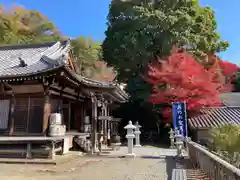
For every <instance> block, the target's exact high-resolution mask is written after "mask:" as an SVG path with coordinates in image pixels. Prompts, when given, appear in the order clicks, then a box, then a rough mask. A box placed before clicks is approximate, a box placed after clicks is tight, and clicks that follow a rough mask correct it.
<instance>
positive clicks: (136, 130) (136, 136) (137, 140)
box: [134, 121, 142, 147]
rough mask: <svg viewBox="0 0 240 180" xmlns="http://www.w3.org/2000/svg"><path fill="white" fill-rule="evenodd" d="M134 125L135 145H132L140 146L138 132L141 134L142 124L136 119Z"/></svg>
mask: <svg viewBox="0 0 240 180" xmlns="http://www.w3.org/2000/svg"><path fill="white" fill-rule="evenodd" d="M135 127H136V129H135V131H134V134H135V146H134V147H141V145H140V134H141V131H140V128H141V127H142V126H140V125H139V123H138V121H137V122H136V124H135Z"/></svg>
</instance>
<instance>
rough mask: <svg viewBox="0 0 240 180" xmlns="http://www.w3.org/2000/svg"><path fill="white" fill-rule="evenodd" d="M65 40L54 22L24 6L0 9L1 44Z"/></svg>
mask: <svg viewBox="0 0 240 180" xmlns="http://www.w3.org/2000/svg"><path fill="white" fill-rule="evenodd" d="M60 39H63V37H62V36H61V34H60V32H59V31H58V30H57V28H56V26H55V25H54V23H53V22H51V21H50V20H48V18H47V17H45V16H44V15H42V14H41V13H40V12H38V11H35V10H26V9H24V7H22V6H11V7H10V8H7V7H5V6H2V7H1V9H0V44H2V45H5V44H30V43H42V42H51V41H57V40H60Z"/></svg>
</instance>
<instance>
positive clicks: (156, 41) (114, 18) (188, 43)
mask: <svg viewBox="0 0 240 180" xmlns="http://www.w3.org/2000/svg"><path fill="white" fill-rule="evenodd" d="M173 45H177V46H179V47H185V48H186V49H187V50H188V51H190V52H193V53H194V54H195V55H197V57H201V56H203V55H204V54H205V53H209V52H220V51H224V50H225V49H226V48H227V47H228V43H227V42H225V41H222V40H220V36H219V34H218V33H217V32H216V20H215V16H214V12H213V11H212V10H211V9H210V8H209V7H200V5H199V3H198V1H197V0H161V1H159V0H155V1H153V0H127V1H123V0H113V1H112V2H111V5H110V9H109V14H108V29H107V31H106V38H105V40H104V42H103V45H102V46H103V57H104V60H105V61H106V62H107V63H108V64H109V65H111V66H113V67H115V68H116V69H117V70H118V78H119V79H120V80H122V81H127V80H128V79H129V78H131V77H132V76H136V75H137V74H139V72H142V71H144V70H145V68H146V66H147V64H148V63H149V59H154V57H155V56H156V55H157V56H160V57H162V56H165V55H168V54H169V53H170V51H171V49H172V47H173Z"/></svg>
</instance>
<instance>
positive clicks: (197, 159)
mask: <svg viewBox="0 0 240 180" xmlns="http://www.w3.org/2000/svg"><path fill="white" fill-rule="evenodd" d="M186 144H187V148H188V153H189V157H190V160H191V161H192V163H193V165H194V166H195V167H196V168H199V169H201V170H202V171H203V172H205V173H206V174H207V175H208V177H209V178H210V179H211V180H240V169H238V168H237V167H235V166H233V165H231V164H230V163H228V162H226V161H225V160H223V159H221V158H220V157H218V156H217V155H215V154H213V153H211V152H210V151H208V150H207V149H206V148H205V147H203V146H201V145H200V144H198V143H195V142H193V141H191V140H190V139H187V140H186Z"/></svg>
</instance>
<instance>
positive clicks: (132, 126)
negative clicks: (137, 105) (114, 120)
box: [124, 121, 136, 129]
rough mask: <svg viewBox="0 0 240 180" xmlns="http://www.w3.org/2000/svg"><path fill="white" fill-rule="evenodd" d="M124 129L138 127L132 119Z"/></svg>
mask: <svg viewBox="0 0 240 180" xmlns="http://www.w3.org/2000/svg"><path fill="white" fill-rule="evenodd" d="M124 129H136V126H134V125H133V124H132V121H129V122H128V125H126V126H125V127H124Z"/></svg>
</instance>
